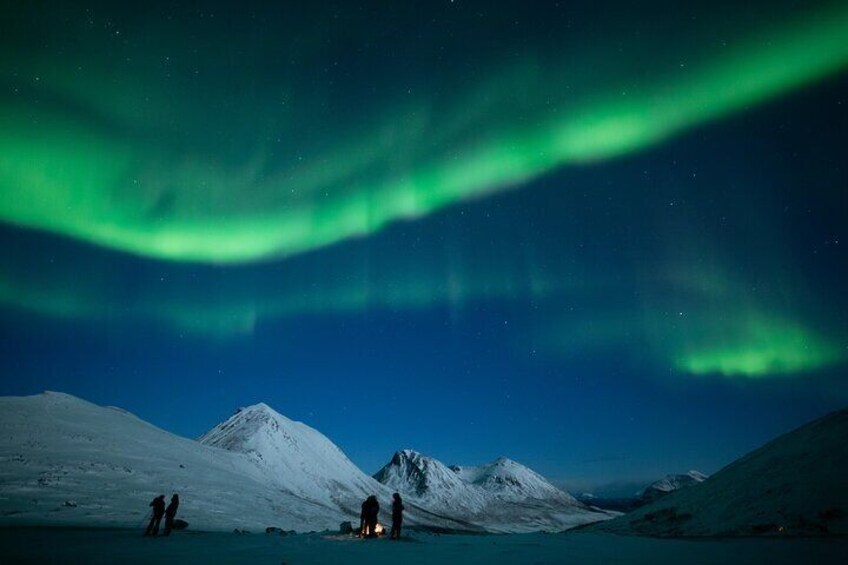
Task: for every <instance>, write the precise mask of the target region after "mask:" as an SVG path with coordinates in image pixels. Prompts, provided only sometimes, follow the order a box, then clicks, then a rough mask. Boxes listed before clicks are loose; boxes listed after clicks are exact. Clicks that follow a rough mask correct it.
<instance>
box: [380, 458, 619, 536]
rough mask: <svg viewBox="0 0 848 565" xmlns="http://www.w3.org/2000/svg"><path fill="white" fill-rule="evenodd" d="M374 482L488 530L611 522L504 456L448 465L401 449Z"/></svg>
mask: <svg viewBox="0 0 848 565" xmlns="http://www.w3.org/2000/svg"><path fill="white" fill-rule="evenodd" d="M374 478H375V479H377V480H378V481H380V482H381V483H383V484H384V485H386V486H388V487H390V488H391V489H393V490H397V491H398V492H400V493H401V494H402V495H404V496H405V497H411V498H413V499H417V500H420V501H421V504H422V505H424V506H426V507H427V508H430V509H431V510H434V511H437V512H438V513H439V514H443V515H446V516H454V517H462V518H464V519H466V520H469V521H471V522H474V523H477V524H481V525H483V526H484V527H485V528H486V529H487V530H490V531H511V532H520V531H537V530H548V531H552V530H563V529H567V528H571V527H574V526H578V525H581V524H585V523H588V522H594V521H598V520H605V519H609V518H610V514H606V513H603V512H599V511H595V510H590V509H589V508H587V507H586V506H584V505H583V504H581V503H580V502H578V501H577V500H575V499H574V497H572V496H571V495H570V494H568V493H566V492H563V491H561V490H559V489H557V488H556V487H554V486H553V485H552V484H550V483H549V482H548V481H547V480H545V479H544V478H543V477H542V476H541V475H539V474H538V473H535V472H534V471H532V470H530V469H528V468H527V467H525V466H523V465H521V464H519V463H516V462H515V461H512V460H510V459H507V458H505V457H502V458H499V459H497V460H496V461H494V462H493V463H489V464H486V465H481V466H479V467H460V466H452V467H448V466H446V465H444V464H443V463H441V462H440V461H438V460H437V459H434V458H432V457H427V456H425V455H422V454H420V453H417V452H415V451H412V450H403V451H398V452H397V453H395V454H394V456H393V457H392V459H391V461H389V463H387V464H386V465H385V466H384V467H383V468H382V469H380V470H379V471H378V472H377V473H376V474H375V475H374Z"/></svg>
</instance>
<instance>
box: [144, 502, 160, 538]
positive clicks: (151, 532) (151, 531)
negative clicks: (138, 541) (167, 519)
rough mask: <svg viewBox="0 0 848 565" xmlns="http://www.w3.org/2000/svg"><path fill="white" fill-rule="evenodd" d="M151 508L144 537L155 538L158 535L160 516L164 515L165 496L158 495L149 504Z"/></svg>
mask: <svg viewBox="0 0 848 565" xmlns="http://www.w3.org/2000/svg"><path fill="white" fill-rule="evenodd" d="M150 506H152V507H153V513H152V514H151V515H150V523H149V524H147V530H145V532H144V535H146V536H155V535H157V534H159V523H160V522H161V521H162V515H163V514H165V495H164V494H160V495H159V496H157V497H156V498H154V499H153V500H152V501H151V502H150Z"/></svg>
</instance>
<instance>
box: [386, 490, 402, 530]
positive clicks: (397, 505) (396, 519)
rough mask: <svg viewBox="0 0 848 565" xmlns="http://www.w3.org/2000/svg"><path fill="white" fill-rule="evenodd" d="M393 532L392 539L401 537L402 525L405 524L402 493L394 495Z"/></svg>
mask: <svg viewBox="0 0 848 565" xmlns="http://www.w3.org/2000/svg"><path fill="white" fill-rule="evenodd" d="M392 499H393V500H392V533H391V535H390V536H389V537H390V538H391V539H400V527H401V525H402V524H403V501H402V500H401V498H400V494H398V493H394V494H393V495H392Z"/></svg>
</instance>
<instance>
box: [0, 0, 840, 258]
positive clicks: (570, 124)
mask: <svg viewBox="0 0 848 565" xmlns="http://www.w3.org/2000/svg"><path fill="white" fill-rule="evenodd" d="M750 33H751V35H750V36H749V37H747V38H744V39H739V40H738V41H736V42H735V43H733V45H734V47H726V48H725V47H722V48H714V49H713V50H712V51H711V52H710V53H709V54H708V55H709V56H707V57H705V58H704V60H703V62H698V63H693V64H692V66H691V68H690V67H687V68H685V69H684V70H681V72H680V73H679V74H678V75H670V74H669V73H668V72H667V71H666V72H663V73H656V74H657V76H655V77H653V80H651V77H648V78H647V79H646V80H645V81H644V82H643V83H640V84H636V85H633V87H632V88H631V89H630V90H629V91H628V92H627V93H626V95H623V94H622V93H620V92H618V91H617V89H616V88H615V86H617V85H616V77H615V75H614V73H615V68H612V70H611V71H608V72H610V73H612V75H611V76H610V77H609V81H608V82H609V84H610V85H611V86H610V88H609V91H603V90H599V91H597V92H585V91H584V92H583V93H582V95H581V96H577V97H575V98H574V99H571V98H570V97H569V96H568V95H567V93H564V92H558V91H556V90H554V91H551V90H550V89H551V88H553V89H555V88H556V86H552V85H557V84H560V83H559V82H558V81H557V80H555V79H561V78H562V76H564V75H568V73H569V69H568V66H567V65H566V64H565V63H563V68H561V69H555V70H551V69H548V70H547V71H539V72H540V73H541V76H536V77H534V75H533V73H532V72H530V71H529V70H528V71H527V72H526V73H525V75H521V73H519V74H518V76H519V77H520V76H526V77H527V80H533V81H535V82H533V83H532V84H531V86H532V88H530V89H529V94H527V100H525V101H524V102H525V103H526V106H527V107H530V108H532V111H529V112H528V113H527V114H526V115H524V116H523V118H524V119H520V120H514V119H512V118H513V114H514V113H515V109H514V107H513V105H512V104H513V102H514V101H513V99H512V98H510V96H509V95H508V94H506V93H508V92H510V91H511V90H513V89H514V88H515V84H514V83H512V82H504V83H503V84H501V83H500V82H499V81H498V80H497V79H491V78H490V79H488V80H485V81H483V84H484V85H485V88H484V90H491V91H492V92H491V98H492V100H496V101H497V102H489V103H486V102H483V101H480V102H479V105H480V107H481V108H483V109H484V110H478V111H477V112H476V113H475V112H473V110H474V108H473V104H471V103H469V102H468V100H469V99H472V100H473V99H474V96H472V95H471V94H468V93H460V95H459V96H458V98H459V99H462V100H464V102H463V103H462V104H456V105H455V106H452V107H447V108H446V109H444V111H443V113H444V115H443V116H442V115H439V116H437V117H429V118H428V117H426V116H427V111H426V105H424V104H422V106H421V108H415V106H414V105H413V109H412V110H409V109H406V110H404V111H401V112H399V113H398V115H399V116H400V117H398V120H397V121H398V122H399V123H400V124H401V125H402V126H403V127H399V128H396V129H392V128H391V127H389V126H387V125H386V124H387V122H389V123H390V122H391V120H385V117H383V118H382V119H381V118H379V117H374V118H373V120H371V122H368V123H366V125H363V126H361V127H359V126H357V128H353V129H351V130H346V131H343V132H340V134H339V136H338V137H339V140H340V141H338V143H332V141H330V142H327V144H326V147H324V148H323V149H321V150H316V151H315V152H314V153H313V154H311V155H310V159H309V162H308V163H304V164H297V163H294V164H292V163H288V162H287V163H288V164H287V165H285V166H279V167H277V166H274V165H271V164H267V163H270V159H269V158H268V157H266V153H267V149H266V147H264V146H263V147H262V148H261V150H259V151H258V152H257V154H255V155H253V156H251V157H250V158H249V159H247V162H246V163H245V164H244V165H242V166H238V165H234V164H233V163H232V161H228V162H225V161H224V160H223V159H221V158H220V157H219V156H217V155H214V154H210V153H209V152H208V150H205V149H201V148H200V145H201V144H198V147H196V148H195V147H193V146H190V147H188V148H186V147H181V146H179V144H178V143H177V142H176V141H175V140H174V139H172V137H174V138H176V137H178V136H176V135H174V136H169V135H168V134H167V133H165V134H160V133H156V134H149V132H144V134H145V135H147V136H153V137H152V141H151V140H150V139H144V140H143V141H140V140H139V137H141V138H144V136H143V135H128V136H122V135H119V134H115V133H114V132H113V131H112V130H110V129H109V128H105V127H101V126H99V125H94V124H93V123H89V122H87V121H83V120H81V119H79V120H73V119H69V118H67V117H65V116H63V115H60V114H57V111H50V110H44V109H42V108H43V106H42V105H37V104H29V105H28V104H25V103H20V104H16V105H11V104H9V103H4V104H3V106H2V107H0V194H2V195H1V196H0V219H2V220H3V221H5V222H8V223H11V224H16V225H19V226H25V227H29V228H37V229H43V230H49V231H52V232H56V233H60V234H64V235H68V236H72V237H76V238H80V239H82V240H85V241H89V242H92V243H96V244H99V245H103V246H107V247H111V248H116V249H120V250H125V251H129V252H133V253H137V254H141V255H147V256H151V257H156V258H163V259H169V260H186V261H204V262H214V263H232V262H246V261H253V260H259V259H263V258H272V257H284V256H289V255H293V254H297V253H302V252H305V251H308V250H312V249H316V248H319V247H321V246H326V245H329V244H332V243H335V242H338V241H340V240H344V239H346V238H350V237H356V236H363V235H367V234H370V233H373V232H375V231H377V230H379V229H381V228H382V227H384V226H385V225H387V224H388V223H390V222H393V221H397V220H402V219H409V218H418V217H421V216H424V215H426V214H429V213H431V212H433V211H434V210H437V209H439V208H441V207H444V206H446V205H449V204H451V203H454V202H457V201H461V200H464V199H469V198H473V197H479V196H482V195H486V194H490V193H493V192H497V191H502V190H506V189H509V188H511V187H515V186H518V185H520V184H521V183H524V182H526V181H528V180H530V179H532V178H534V177H537V176H539V175H542V174H545V173H546V172H548V171H551V170H552V169H554V168H556V167H560V166H564V165H568V164H576V163H581V162H585V161H593V160H599V159H609V158H614V157H617V156H621V155H624V154H627V153H630V152H633V151H638V150H643V149H645V148H648V147H650V146H652V145H654V144H656V143H659V142H661V141H663V140H665V139H667V138H669V137H670V136H672V135H675V134H677V133H679V132H681V131H684V130H686V129H688V128H692V127H694V126H697V125H698V124H702V123H704V122H706V121H709V120H712V119H716V118H720V117H722V116H725V115H728V114H731V113H733V112H736V111H739V110H742V109H745V108H747V107H749V106H751V105H753V104H756V103H759V102H761V101H764V100H767V99H769V98H770V97H773V96H776V95H779V94H781V93H783V92H786V91H788V90H790V89H793V88H796V87H799V86H802V85H804V84H807V83H810V82H812V81H815V80H817V79H820V78H822V77H825V76H827V75H829V74H832V73H834V72H837V71H839V70H840V69H842V68H843V67H844V65H845V64H846V62H848V41H845V37H848V7H846V6H845V5H844V3H843V4H842V5H841V6H836V7H835V8H832V9H830V10H822V11H820V12H819V13H818V14H816V15H815V16H814V17H812V18H810V19H807V20H805V21H797V22H792V23H791V24H786V25H784V26H783V27H776V28H774V29H761V30H752V31H751V32H750ZM599 66H600V67H603V65H599ZM546 72H547V73H552V74H555V75H556V76H550V77H549V76H546V75H545V73H546ZM66 75H67V73H65V74H63V75H61V77H60V78H59V79H56V80H57V84H60V87H61V84H62V83H61V80H65V81H70V80H71V79H69V78H68V77H67V76H66ZM62 77H64V78H62ZM510 78H511V79H514V78H515V76H511V77H510ZM80 80H84V79H80ZM136 80H137V79H136ZM45 82H46V81H45ZM74 84H76V86H75V87H73V88H72V87H70V86H68V87H66V88H65V91H63V92H62V94H65V95H67V96H68V97H69V98H72V99H73V100H76V99H77V98H79V97H81V96H83V97H84V96H91V93H90V90H91V89H88V88H81V87H80V86H79V84H77V83H74ZM133 84H135V82H133ZM60 87H57V88H60ZM158 88H159V89H160V90H161V89H162V88H161V85H160V86H159V87H158ZM60 89H61V88H60ZM499 90H500V91H502V92H499ZM469 92H470V93H474V92H477V90H476V89H474V88H471V89H469ZM463 94H465V95H463ZM549 98H552V99H554V100H555V101H556V103H555V104H554V105H553V107H548V106H546V105H545V101H546V100H547V99H549ZM104 104H105V103H104ZM487 104H488V105H487ZM106 106H107V108H106V109H105V110H104V112H107V113H109V112H118V113H120V114H122V115H132V116H134V117H133V118H132V120H129V119H128V121H127V122H126V123H120V124H119V126H120V127H124V128H130V129H132V128H140V127H141V123H142V118H143V117H144V116H146V115H149V114H150V111H149V110H144V111H141V110H138V109H136V111H130V110H128V109H123V110H122V108H123V106H122V105H121V104H118V105H117V106H116V103H115V102H114V101H112V102H109V103H108V104H106ZM109 108H111V110H110V109H109ZM170 110H171V111H170V113H167V115H168V116H170V118H169V119H178V117H179V116H178V115H176V116H174V112H173V107H172V108H170ZM211 111H212V109H210V112H211ZM469 113H470V115H471V116H472V117H470V118H469V117H468V116H467V114H469ZM388 115H391V114H390V113H389V114H388ZM271 117H275V116H273V115H272V116H271ZM441 120H443V123H438V122H439V121H441ZM277 121H279V122H281V123H282V122H283V121H284V120H283V119H282V118H280V119H279V120H277ZM366 121H367V120H366ZM318 125H322V124H318ZM120 127H119V128H115V129H120ZM280 128H281V129H280V131H278V132H275V133H276V134H278V135H279V137H280V138H282V139H287V138H289V137H296V136H295V134H297V135H304V134H303V132H290V131H287V130H286V129H285V127H284V126H280ZM175 131H179V127H178V126H176V127H175ZM387 132H388V133H387ZM136 133H139V132H136ZM196 135H202V133H196Z"/></svg>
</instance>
